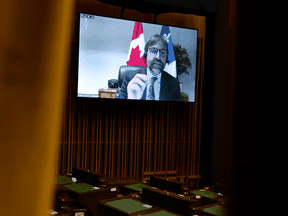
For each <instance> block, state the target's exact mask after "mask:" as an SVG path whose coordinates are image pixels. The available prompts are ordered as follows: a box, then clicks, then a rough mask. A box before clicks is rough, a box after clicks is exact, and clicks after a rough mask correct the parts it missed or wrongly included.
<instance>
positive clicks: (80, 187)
mask: <svg viewBox="0 0 288 216" xmlns="http://www.w3.org/2000/svg"><path fill="white" fill-rule="evenodd" d="M64 187H65V188H68V189H70V190H72V191H74V192H77V193H84V192H92V191H97V190H100V188H99V187H95V186H93V185H89V184H86V183H76V184H71V185H65V186H64Z"/></svg>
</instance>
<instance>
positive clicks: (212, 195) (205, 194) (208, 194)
mask: <svg viewBox="0 0 288 216" xmlns="http://www.w3.org/2000/svg"><path fill="white" fill-rule="evenodd" d="M191 193H193V194H199V195H201V196H203V197H207V198H218V197H219V198H220V197H221V196H219V195H218V193H215V192H212V191H206V190H195V191H191Z"/></svg>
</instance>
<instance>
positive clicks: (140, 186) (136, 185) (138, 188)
mask: <svg viewBox="0 0 288 216" xmlns="http://www.w3.org/2000/svg"><path fill="white" fill-rule="evenodd" d="M125 187H127V188H130V189H133V190H137V191H142V188H148V187H150V186H149V185H145V184H132V185H126V186H125Z"/></svg>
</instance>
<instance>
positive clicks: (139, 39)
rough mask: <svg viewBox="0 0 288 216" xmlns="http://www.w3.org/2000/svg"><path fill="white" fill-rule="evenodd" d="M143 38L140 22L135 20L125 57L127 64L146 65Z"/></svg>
mask: <svg viewBox="0 0 288 216" xmlns="http://www.w3.org/2000/svg"><path fill="white" fill-rule="evenodd" d="M144 47H145V40H144V34H143V28H142V23H141V22H135V25H134V29H133V35H132V41H131V43H130V48H129V53H128V57H127V65H137V66H147V63H146V59H144V56H143V55H144Z"/></svg>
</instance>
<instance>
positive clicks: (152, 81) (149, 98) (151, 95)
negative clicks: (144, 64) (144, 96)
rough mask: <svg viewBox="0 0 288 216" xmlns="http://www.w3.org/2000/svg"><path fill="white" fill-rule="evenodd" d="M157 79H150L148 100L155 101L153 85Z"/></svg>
mask: <svg viewBox="0 0 288 216" xmlns="http://www.w3.org/2000/svg"><path fill="white" fill-rule="evenodd" d="M157 79H158V78H157V77H152V78H151V85H150V87H149V90H148V100H155V93H154V83H155V81H156V80H157Z"/></svg>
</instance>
